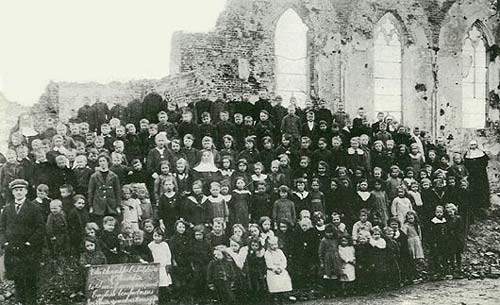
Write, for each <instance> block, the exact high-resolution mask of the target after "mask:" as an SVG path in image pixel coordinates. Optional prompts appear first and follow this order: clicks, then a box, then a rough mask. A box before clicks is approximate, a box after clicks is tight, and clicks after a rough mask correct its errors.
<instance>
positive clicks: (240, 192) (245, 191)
mask: <svg viewBox="0 0 500 305" xmlns="http://www.w3.org/2000/svg"><path fill="white" fill-rule="evenodd" d="M233 192H235V193H236V194H251V193H250V191H249V190H242V191H240V190H233Z"/></svg>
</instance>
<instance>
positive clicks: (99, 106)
mask: <svg viewBox="0 0 500 305" xmlns="http://www.w3.org/2000/svg"><path fill="white" fill-rule="evenodd" d="M92 108H93V109H94V111H95V117H94V118H93V120H91V122H92V123H91V122H89V125H91V126H95V128H96V130H98V131H100V130H101V124H104V123H107V122H109V119H110V118H109V108H108V105H107V104H105V103H103V102H97V103H95V104H94V105H92ZM92 124H93V125H92Z"/></svg>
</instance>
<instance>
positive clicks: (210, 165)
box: [193, 150, 219, 173]
mask: <svg viewBox="0 0 500 305" xmlns="http://www.w3.org/2000/svg"><path fill="white" fill-rule="evenodd" d="M206 153H207V154H209V157H208V159H206V160H204V159H203V155H204V154H206ZM193 170H195V171H197V172H199V173H215V172H217V171H219V169H218V168H217V166H215V162H214V154H213V153H212V152H211V151H210V150H203V151H202V153H201V161H200V163H199V164H198V165H197V166H195V167H194V168H193Z"/></svg>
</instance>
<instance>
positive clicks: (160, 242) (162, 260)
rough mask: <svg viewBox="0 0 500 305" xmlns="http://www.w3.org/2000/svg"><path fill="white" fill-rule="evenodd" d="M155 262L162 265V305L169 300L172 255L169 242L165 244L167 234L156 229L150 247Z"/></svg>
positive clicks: (160, 283) (160, 282) (160, 284)
mask: <svg viewBox="0 0 500 305" xmlns="http://www.w3.org/2000/svg"><path fill="white" fill-rule="evenodd" d="M148 247H149V250H151V254H152V255H153V261H154V262H155V263H159V264H160V271H159V272H160V281H159V286H160V304H165V303H166V302H167V299H168V289H167V287H168V286H170V285H172V278H171V277H170V268H171V267H172V253H171V252H170V247H169V246H168V244H167V242H165V232H164V231H162V230H161V229H156V230H155V231H154V233H153V241H152V242H150V243H149V245H148Z"/></svg>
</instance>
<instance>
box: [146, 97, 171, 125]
mask: <svg viewBox="0 0 500 305" xmlns="http://www.w3.org/2000/svg"><path fill="white" fill-rule="evenodd" d="M162 104H163V98H162V97H161V95H159V94H158V93H155V92H151V93H149V94H148V95H146V96H145V97H144V101H143V103H142V115H143V117H144V118H146V119H148V120H149V122H150V123H158V112H160V111H161V110H162V108H163V105H162ZM165 108H166V107H165Z"/></svg>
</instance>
